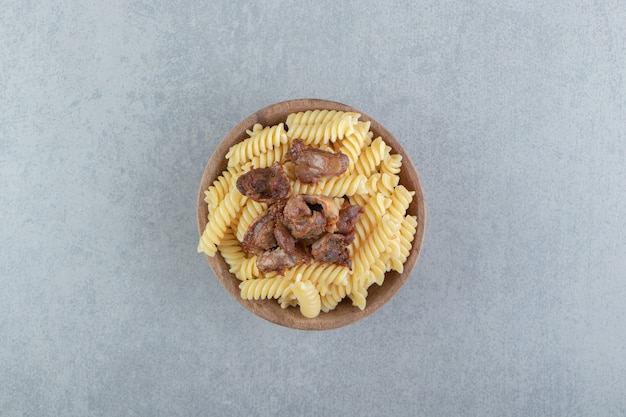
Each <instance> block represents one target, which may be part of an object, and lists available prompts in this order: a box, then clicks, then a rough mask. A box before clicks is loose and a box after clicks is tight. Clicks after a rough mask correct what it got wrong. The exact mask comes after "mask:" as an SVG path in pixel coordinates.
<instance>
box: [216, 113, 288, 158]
mask: <svg viewBox="0 0 626 417" xmlns="http://www.w3.org/2000/svg"><path fill="white" fill-rule="evenodd" d="M250 133H252V134H251V135H250V137H249V138H248V139H245V140H244V141H243V142H240V143H238V144H236V145H233V146H232V147H231V148H230V149H229V150H228V153H226V158H227V159H228V166H235V165H243V164H245V163H246V162H248V161H250V160H251V159H252V158H254V157H255V156H259V155H261V154H263V153H265V152H268V151H271V150H272V149H275V148H278V147H279V146H281V145H283V144H285V143H287V142H288V138H287V133H286V132H285V125H284V124H283V123H280V124H278V125H276V126H267V127H265V128H263V129H260V130H259V129H257V130H253V132H250Z"/></svg>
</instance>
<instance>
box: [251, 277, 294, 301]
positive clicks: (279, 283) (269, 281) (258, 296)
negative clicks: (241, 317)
mask: <svg viewBox="0 0 626 417" xmlns="http://www.w3.org/2000/svg"><path fill="white" fill-rule="evenodd" d="M292 283H293V281H290V280H287V279H284V278H282V277H275V278H258V279H248V280H245V281H242V282H241V284H239V289H240V290H241V298H243V299H244V300H265V299H266V298H280V297H284V296H285V294H286V293H288V292H291V284H292Z"/></svg>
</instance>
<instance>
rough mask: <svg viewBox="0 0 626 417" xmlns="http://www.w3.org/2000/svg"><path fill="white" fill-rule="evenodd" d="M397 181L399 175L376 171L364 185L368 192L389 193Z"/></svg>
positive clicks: (398, 181)
mask: <svg viewBox="0 0 626 417" xmlns="http://www.w3.org/2000/svg"><path fill="white" fill-rule="evenodd" d="M399 183H400V177H398V176H397V175H393V174H381V173H376V174H372V176H370V177H369V178H368V179H367V183H366V184H365V187H366V188H367V192H368V194H377V193H382V194H385V195H391V194H392V193H393V191H394V189H395V188H396V186H397V185H398V184H399Z"/></svg>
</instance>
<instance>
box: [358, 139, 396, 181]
mask: <svg viewBox="0 0 626 417" xmlns="http://www.w3.org/2000/svg"><path fill="white" fill-rule="evenodd" d="M390 151H391V148H390V147H389V146H387V144H386V143H385V142H384V141H383V139H382V138H381V137H380V136H379V137H377V138H376V139H374V140H373V141H372V144H371V145H370V147H368V148H367V149H365V150H364V151H363V152H361V155H360V156H359V159H358V160H357V161H356V162H355V164H354V172H356V173H357V174H364V175H366V176H370V175H372V174H373V173H375V172H376V169H377V168H378V166H379V165H380V163H381V161H382V160H383V159H384V158H385V155H386V154H389V152H390Z"/></svg>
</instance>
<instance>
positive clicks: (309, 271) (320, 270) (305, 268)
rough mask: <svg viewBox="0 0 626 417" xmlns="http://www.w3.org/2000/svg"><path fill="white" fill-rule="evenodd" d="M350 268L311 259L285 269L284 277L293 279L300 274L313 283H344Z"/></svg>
mask: <svg viewBox="0 0 626 417" xmlns="http://www.w3.org/2000/svg"><path fill="white" fill-rule="evenodd" d="M349 274H350V269H349V268H347V267H345V266H341V265H335V264H330V263H325V262H319V261H313V262H311V263H309V264H301V265H297V266H295V267H294V268H290V269H288V270H287V271H285V278H287V279H293V280H295V279H296V277H298V276H301V277H302V278H301V279H302V280H304V281H310V282H312V283H313V284H315V285H318V284H319V285H328V284H331V283H332V284H337V285H342V284H343V285H345V284H346V283H347V282H348V275H349Z"/></svg>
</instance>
